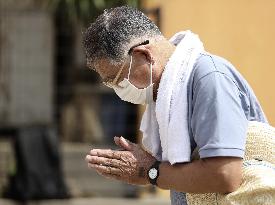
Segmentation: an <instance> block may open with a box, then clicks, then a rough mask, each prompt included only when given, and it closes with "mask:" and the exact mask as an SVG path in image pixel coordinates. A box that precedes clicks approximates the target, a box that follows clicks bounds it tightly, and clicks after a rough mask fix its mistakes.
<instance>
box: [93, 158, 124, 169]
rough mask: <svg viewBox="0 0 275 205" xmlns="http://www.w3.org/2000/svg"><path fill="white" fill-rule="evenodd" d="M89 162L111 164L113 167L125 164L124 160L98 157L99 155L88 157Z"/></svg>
mask: <svg viewBox="0 0 275 205" xmlns="http://www.w3.org/2000/svg"><path fill="white" fill-rule="evenodd" d="M88 163H91V164H99V165H104V166H111V167H121V166H123V165H125V163H124V162H122V161H120V160H117V159H110V158H105V157H97V156H90V157H88Z"/></svg>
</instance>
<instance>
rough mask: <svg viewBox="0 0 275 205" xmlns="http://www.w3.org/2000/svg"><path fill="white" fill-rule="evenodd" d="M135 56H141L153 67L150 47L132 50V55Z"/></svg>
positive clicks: (153, 61)
mask: <svg viewBox="0 0 275 205" xmlns="http://www.w3.org/2000/svg"><path fill="white" fill-rule="evenodd" d="M135 54H139V55H143V56H144V57H145V59H146V61H147V62H148V63H152V64H153V65H154V63H155V60H154V58H153V55H152V51H151V50H150V47H148V46H147V45H146V46H144V45H142V46H138V47H135V48H133V50H132V55H135Z"/></svg>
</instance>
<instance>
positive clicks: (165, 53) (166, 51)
mask: <svg viewBox="0 0 275 205" xmlns="http://www.w3.org/2000/svg"><path fill="white" fill-rule="evenodd" d="M159 43H160V44H159V45H158V47H157V48H156V52H157V53H158V56H159V59H158V65H157V67H158V74H157V76H156V77H157V79H156V81H155V83H154V90H153V99H154V101H156V99H157V92H158V88H159V83H160V80H161V76H162V73H163V72H164V70H165V66H166V64H167V63H168V61H169V59H170V57H171V56H172V54H173V53H174V51H175V50H176V46H175V45H173V44H172V43H170V42H169V41H167V40H164V41H161V42H159Z"/></svg>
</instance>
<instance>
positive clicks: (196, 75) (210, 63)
mask: <svg viewBox="0 0 275 205" xmlns="http://www.w3.org/2000/svg"><path fill="white" fill-rule="evenodd" d="M213 72H219V73H222V74H224V75H227V76H228V77H230V78H232V79H234V78H235V77H236V76H235V75H238V77H240V75H239V73H238V71H237V70H236V69H235V67H234V66H233V65H232V64H231V63H230V62H229V61H227V60H226V59H224V58H222V57H220V56H217V55H213V54H210V53H202V54H201V55H200V56H199V57H198V59H197V61H196V63H195V64H194V68H193V72H192V74H191V79H190V80H192V81H193V83H192V84H196V83H197V82H198V81H199V80H200V79H202V78H204V77H205V76H207V75H209V74H211V73H213Z"/></svg>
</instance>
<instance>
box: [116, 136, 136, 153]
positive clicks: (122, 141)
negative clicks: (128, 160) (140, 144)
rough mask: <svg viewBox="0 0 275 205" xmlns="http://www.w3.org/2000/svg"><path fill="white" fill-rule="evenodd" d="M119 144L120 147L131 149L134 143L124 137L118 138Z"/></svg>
mask: <svg viewBox="0 0 275 205" xmlns="http://www.w3.org/2000/svg"><path fill="white" fill-rule="evenodd" d="M119 144H120V146H121V147H122V148H124V149H126V150H128V151H132V150H133V148H134V144H133V143H132V142H130V141H129V140H126V139H125V138H124V137H120V138H119Z"/></svg>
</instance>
